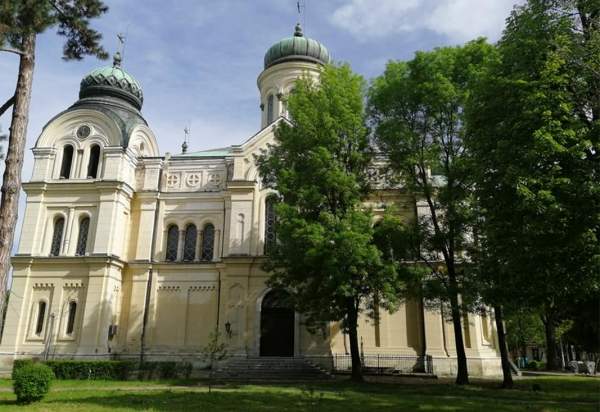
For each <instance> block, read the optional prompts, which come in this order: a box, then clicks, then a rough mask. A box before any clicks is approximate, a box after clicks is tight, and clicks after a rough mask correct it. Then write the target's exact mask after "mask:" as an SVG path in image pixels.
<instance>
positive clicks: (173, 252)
mask: <svg viewBox="0 0 600 412" xmlns="http://www.w3.org/2000/svg"><path fill="white" fill-rule="evenodd" d="M178 245H179V228H178V227H177V226H176V225H173V226H170V227H169V231H168V233H167V257H166V259H167V260H168V261H169V262H174V261H175V260H177V247H178Z"/></svg>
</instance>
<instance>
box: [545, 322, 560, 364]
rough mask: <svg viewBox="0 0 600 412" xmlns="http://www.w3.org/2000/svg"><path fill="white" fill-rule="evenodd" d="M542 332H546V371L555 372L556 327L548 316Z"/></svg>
mask: <svg viewBox="0 0 600 412" xmlns="http://www.w3.org/2000/svg"><path fill="white" fill-rule="evenodd" d="M544 331H545V332H546V333H545V335H546V369H548V370H550V371H551V370H556V369H558V364H557V362H556V327H555V326H554V321H553V320H552V318H551V317H550V316H548V317H546V321H545V322H544Z"/></svg>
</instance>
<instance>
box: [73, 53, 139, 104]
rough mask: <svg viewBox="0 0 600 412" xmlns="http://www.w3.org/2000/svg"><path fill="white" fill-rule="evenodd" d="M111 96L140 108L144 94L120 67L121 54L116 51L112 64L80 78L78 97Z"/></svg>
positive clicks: (135, 81)
mask: <svg viewBox="0 0 600 412" xmlns="http://www.w3.org/2000/svg"><path fill="white" fill-rule="evenodd" d="M97 96H111V97H117V98H119V99H122V100H125V101H126V102H128V103H130V104H132V105H133V106H134V107H135V108H136V109H138V110H139V109H141V108H142V103H143V102H144V94H143V93H142V87H141V86H140V84H139V83H138V81H137V80H136V79H135V78H133V76H131V75H130V74H129V73H127V72H126V71H125V70H123V69H122V68H121V55H120V54H119V53H116V54H115V56H114V61H113V65H112V66H104V67H99V68H97V69H95V70H92V71H91V72H90V73H89V74H88V75H86V76H85V77H84V78H83V80H81V86H80V88H79V98H80V99H83V98H85V97H97Z"/></svg>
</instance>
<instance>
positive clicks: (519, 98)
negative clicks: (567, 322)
mask: <svg viewBox="0 0 600 412" xmlns="http://www.w3.org/2000/svg"><path fill="white" fill-rule="evenodd" d="M598 27H600V5H599V4H598V2H597V1H568V0H550V1H547V0H530V1H528V2H527V4H525V5H523V6H520V7H518V8H517V9H516V10H515V11H514V12H513V13H512V15H511V17H510V18H509V20H508V23H507V27H506V30H505V32H504V35H503V37H502V39H501V40H500V42H499V44H498V52H499V58H498V59H497V60H496V61H494V62H492V64H490V66H489V68H488V69H487V70H486V71H485V72H484V74H483V76H481V78H480V81H479V82H478V83H477V85H476V87H474V91H473V93H472V95H471V97H470V100H469V104H468V106H467V110H466V113H467V117H466V120H467V125H468V133H467V139H466V142H467V147H468V149H469V152H470V154H471V155H472V165H473V167H472V169H471V170H472V173H473V176H474V178H475V181H476V187H477V191H476V196H477V199H478V203H479V208H480V211H481V214H482V219H481V220H480V224H479V228H478V229H479V230H478V231H479V234H480V236H481V242H482V249H483V250H484V251H485V253H484V254H483V255H482V256H480V257H479V258H478V260H479V262H480V267H481V268H488V269H489V270H487V271H482V272H484V273H483V275H484V276H483V279H484V281H485V282H486V283H487V284H488V285H489V286H490V287H489V288H488V291H491V293H490V295H488V298H490V299H493V300H494V301H495V302H497V303H501V304H505V305H511V304H512V305H514V306H519V307H523V308H529V309H530V310H536V311H538V313H540V314H542V315H543V317H544V320H545V323H546V327H547V333H548V336H547V337H548V339H554V329H555V328H556V327H557V326H558V325H559V323H560V321H561V320H562V319H564V318H565V317H566V316H567V312H568V309H569V307H571V306H572V305H573V304H574V303H575V302H576V301H578V300H579V299H582V298H584V297H585V296H586V295H589V294H594V293H595V294H597V293H598V292H599V291H600V241H599V239H600V214H599V213H598V210H600V183H599V182H600V162H599V156H600V145H599V142H600V140H599V139H600V133H598V131H599V130H600V129H599V127H600V105H599V102H600V87H598V86H599V85H600V76H599V75H598V71H596V68H597V67H599V66H598V63H599V61H598V56H599V55H600V42H599V38H600V34H599V30H598ZM547 347H548V354H549V357H550V358H554V356H553V353H554V342H548V345H547ZM553 362H554V361H553V359H549V364H551V363H553Z"/></svg>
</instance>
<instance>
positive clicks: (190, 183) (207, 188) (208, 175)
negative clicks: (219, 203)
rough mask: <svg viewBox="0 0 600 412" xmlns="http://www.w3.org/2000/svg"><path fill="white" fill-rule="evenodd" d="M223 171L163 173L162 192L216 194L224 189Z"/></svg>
mask: <svg viewBox="0 0 600 412" xmlns="http://www.w3.org/2000/svg"><path fill="white" fill-rule="evenodd" d="M225 174H226V171H225V170H214V171H213V170H209V171H200V170H194V171H172V172H167V173H165V176H164V182H165V183H164V185H163V190H165V191H168V192H216V191H220V190H223V189H224V188H225Z"/></svg>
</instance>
